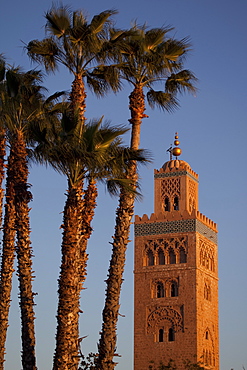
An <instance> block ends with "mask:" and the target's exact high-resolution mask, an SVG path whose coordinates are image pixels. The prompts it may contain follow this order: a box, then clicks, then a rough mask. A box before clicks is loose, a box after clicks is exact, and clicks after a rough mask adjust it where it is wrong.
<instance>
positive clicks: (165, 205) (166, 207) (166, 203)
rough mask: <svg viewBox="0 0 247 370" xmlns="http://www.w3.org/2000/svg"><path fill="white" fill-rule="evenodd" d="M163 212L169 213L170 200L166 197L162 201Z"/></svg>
mask: <svg viewBox="0 0 247 370" xmlns="http://www.w3.org/2000/svg"><path fill="white" fill-rule="evenodd" d="M164 211H166V212H170V200H169V198H168V197H165V199H164Z"/></svg>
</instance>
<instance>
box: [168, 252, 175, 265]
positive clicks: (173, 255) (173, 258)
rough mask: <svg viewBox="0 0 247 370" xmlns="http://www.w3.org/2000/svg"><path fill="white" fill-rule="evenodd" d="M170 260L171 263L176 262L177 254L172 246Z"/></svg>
mask: <svg viewBox="0 0 247 370" xmlns="http://www.w3.org/2000/svg"><path fill="white" fill-rule="evenodd" d="M169 262H170V264H175V263H176V255H175V253H174V250H173V249H172V248H170V249H169Z"/></svg>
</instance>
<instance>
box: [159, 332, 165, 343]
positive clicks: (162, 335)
mask: <svg viewBox="0 0 247 370" xmlns="http://www.w3.org/2000/svg"><path fill="white" fill-rule="evenodd" d="M159 342H164V330H163V329H159Z"/></svg>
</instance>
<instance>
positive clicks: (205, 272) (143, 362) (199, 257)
mask: <svg viewBox="0 0 247 370" xmlns="http://www.w3.org/2000/svg"><path fill="white" fill-rule="evenodd" d="M174 145H175V147H174V148H172V147H171V148H170V149H168V151H169V152H170V160H169V161H168V162H166V163H165V164H164V165H163V166H162V168H161V169H160V170H155V171H154V194H155V196H154V213H152V214H151V216H150V217H148V216H147V215H143V216H142V217H139V216H136V217H135V267H134V279H135V293H134V296H135V297H134V311H135V312H134V370H149V369H150V370H151V369H155V370H156V369H158V366H159V365H160V363H161V362H162V363H163V364H164V365H167V364H168V362H169V360H171V359H172V360H173V361H174V362H175V363H176V366H177V369H178V370H182V369H184V368H185V367H184V361H187V360H188V361H190V362H191V363H197V362H200V363H201V364H202V366H204V367H205V368H206V369H211V370H219V336H218V254H217V252H218V251H217V225H216V224H215V223H214V222H213V221H211V220H210V219H209V218H207V217H206V216H204V215H202V214H201V213H200V212H199V211H198V175H197V174H196V173H195V172H194V171H193V170H192V169H191V167H190V166H189V164H188V163H186V162H185V161H183V160H180V159H178V158H177V157H178V156H179V155H180V154H181V149H180V148H179V147H178V145H179V141H178V134H177V133H176V135H175V141H174ZM174 156H175V159H173V157H174Z"/></svg>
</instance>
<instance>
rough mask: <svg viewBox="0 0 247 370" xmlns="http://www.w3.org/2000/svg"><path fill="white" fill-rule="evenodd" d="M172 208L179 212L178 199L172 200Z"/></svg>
mask: <svg viewBox="0 0 247 370" xmlns="http://www.w3.org/2000/svg"><path fill="white" fill-rule="evenodd" d="M173 208H174V211H178V210H179V199H178V197H175V198H174V203H173Z"/></svg>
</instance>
